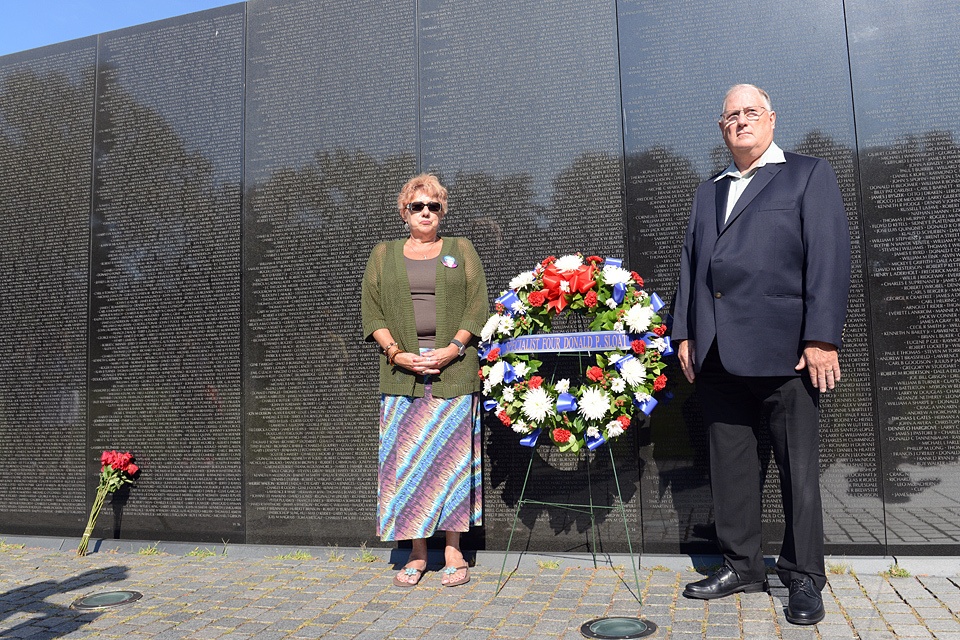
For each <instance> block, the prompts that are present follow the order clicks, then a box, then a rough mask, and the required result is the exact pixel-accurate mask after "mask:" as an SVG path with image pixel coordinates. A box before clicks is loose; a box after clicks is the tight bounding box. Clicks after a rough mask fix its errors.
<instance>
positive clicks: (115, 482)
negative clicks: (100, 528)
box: [77, 451, 140, 556]
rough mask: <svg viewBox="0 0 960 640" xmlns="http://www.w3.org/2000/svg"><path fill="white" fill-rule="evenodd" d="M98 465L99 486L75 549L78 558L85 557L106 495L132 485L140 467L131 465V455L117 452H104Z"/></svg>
mask: <svg viewBox="0 0 960 640" xmlns="http://www.w3.org/2000/svg"><path fill="white" fill-rule="evenodd" d="M100 465H101V466H100V485H99V486H98V487H97V497H96V499H95V500H94V501H93V509H91V510H90V518H89V519H88V520H87V528H86V529H84V531H83V537H82V538H81V539H80V546H79V547H77V555H78V556H85V555H87V545H89V544H90V534H92V533H93V527H94V525H95V524H96V523H97V516H98V515H100V509H101V508H102V507H103V502H104V500H106V499H107V494H108V493H113V492H114V491H116V490H117V489H119V488H120V487H122V486H123V485H125V484H130V483H132V482H133V480H134V476H135V475H136V474H137V472H139V471H140V467H138V466H137V465H135V464H133V454H131V453H121V452H119V451H104V452H103V455H101V456H100Z"/></svg>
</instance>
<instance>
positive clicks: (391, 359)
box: [387, 347, 405, 366]
mask: <svg viewBox="0 0 960 640" xmlns="http://www.w3.org/2000/svg"><path fill="white" fill-rule="evenodd" d="M401 353H405V352H404V351H403V350H402V349H400V348H399V347H398V348H397V350H396V351H394V352H393V355H388V356H387V364H389V365H390V366H393V363H394V362H395V361H396V359H397V356H398V355H400V354H401Z"/></svg>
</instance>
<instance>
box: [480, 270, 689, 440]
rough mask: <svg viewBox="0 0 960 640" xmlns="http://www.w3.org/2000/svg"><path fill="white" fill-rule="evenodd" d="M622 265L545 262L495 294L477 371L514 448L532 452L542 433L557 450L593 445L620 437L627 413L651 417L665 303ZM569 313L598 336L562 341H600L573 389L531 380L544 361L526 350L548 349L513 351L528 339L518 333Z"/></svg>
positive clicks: (666, 342) (660, 383)
mask: <svg viewBox="0 0 960 640" xmlns="http://www.w3.org/2000/svg"><path fill="white" fill-rule="evenodd" d="M621 264H622V263H621V261H620V260H618V259H615V258H607V259H606V260H604V259H603V258H600V257H599V256H588V257H586V258H584V256H583V255H582V254H580V253H577V254H574V255H567V256H563V257H561V258H556V257H555V256H550V257H548V258H546V259H544V260H543V261H542V262H540V263H539V264H537V266H536V267H535V268H534V269H533V270H532V271H526V272H524V273H521V274H519V275H518V276H516V277H515V278H514V279H513V280H511V281H510V285H509V286H510V290H509V291H506V292H504V293H502V294H501V295H500V297H498V298H497V300H496V313H495V314H494V315H492V316H490V319H489V320H487V322H486V324H485V325H484V327H483V330H482V331H481V332H480V340H481V343H480V356H481V362H482V367H481V368H480V372H479V373H480V378H481V379H482V380H483V394H484V395H485V396H487V397H488V398H489V399H487V400H486V401H484V403H483V406H484V409H486V410H487V411H491V412H492V413H494V414H495V415H496V417H497V418H498V419H499V420H500V422H501V423H503V424H504V425H505V426H508V427H510V428H512V429H513V430H514V431H515V432H517V433H518V434H522V435H524V436H525V437H524V438H522V439H521V441H520V442H521V444H524V445H526V446H531V447H532V446H534V445H535V444H536V440H537V438H538V437H539V435H540V433H541V432H542V431H543V430H547V432H548V433H549V435H550V440H551V441H552V442H553V443H554V444H556V446H557V447H558V448H559V449H560V450H561V451H579V450H580V449H581V448H583V447H584V446H586V447H588V448H589V449H594V448H596V447H598V446H600V445H601V444H603V443H604V442H606V441H608V440H612V439H614V438H616V437H617V436H619V435H621V434H622V433H623V432H624V431H626V430H627V428H628V427H629V426H630V423H631V421H632V420H633V415H634V412H635V410H637V409H639V410H640V411H642V412H643V413H644V414H647V415H649V414H650V412H651V411H652V410H653V407H654V406H655V405H656V404H657V400H656V399H655V398H654V397H653V394H654V393H656V392H658V391H660V390H662V389H663V388H664V387H665V386H666V383H667V377H666V376H665V375H664V374H663V373H662V371H663V369H664V368H665V367H666V364H665V363H664V362H663V360H662V358H663V356H666V355H670V354H672V353H673V349H672V348H671V346H670V338H669V337H666V336H665V334H666V332H667V326H666V324H664V318H662V317H661V316H660V315H658V312H659V311H660V310H661V309H662V308H663V306H664V305H663V301H662V300H661V299H660V298H659V297H658V296H657V294H655V293H654V294H652V295H648V294H647V293H646V292H645V291H644V290H643V289H642V287H643V278H641V277H640V276H639V274H637V273H636V272H635V271H627V270H626V269H624V268H622V266H621ZM571 311H572V312H577V313H581V314H584V315H585V316H586V317H587V318H589V321H590V324H589V328H590V331H591V332H599V333H590V334H567V336H568V339H569V338H573V339H574V341H576V339H577V337H582V336H586V337H590V338H595V337H599V338H602V339H603V340H604V342H605V346H603V347H600V349H602V351H598V353H596V355H595V362H596V364H595V365H594V364H591V365H590V366H588V367H587V369H586V370H585V371H584V380H583V383H582V384H580V385H579V386H577V385H575V384H572V383H571V381H570V380H569V379H562V380H558V381H555V382H553V381H547V380H545V379H544V378H543V377H541V376H539V375H535V374H536V373H537V372H538V370H539V368H540V366H541V365H542V364H543V363H542V362H541V361H540V360H537V359H536V358H535V357H533V355H532V354H531V351H533V352H536V351H549V350H551V349H544V348H539V349H530V350H525V349H523V348H515V347H517V343H520V342H523V341H525V340H526V341H530V340H531V338H529V337H523V336H532V335H533V334H538V333H550V331H551V323H552V320H553V318H554V317H556V316H558V315H563V314H564V313H570V312H571ZM555 335H557V336H559V335H560V334H555ZM495 340H499V341H500V342H495ZM591 350H598V349H591ZM525 351H526V352H525Z"/></svg>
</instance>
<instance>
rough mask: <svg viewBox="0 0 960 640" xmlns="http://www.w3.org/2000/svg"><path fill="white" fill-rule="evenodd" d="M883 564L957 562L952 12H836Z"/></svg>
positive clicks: (859, 1) (925, 8) (957, 209)
mask: <svg viewBox="0 0 960 640" xmlns="http://www.w3.org/2000/svg"><path fill="white" fill-rule="evenodd" d="M847 20H848V29H849V32H850V57H851V73H852V78H853V93H854V104H855V105H856V117H857V142H858V145H859V148H860V169H861V174H862V176H863V177H862V182H863V200H864V228H865V230H866V233H865V235H866V239H867V257H868V264H869V278H870V302H871V314H872V318H873V326H874V332H873V345H874V360H875V363H876V377H877V379H876V385H877V386H876V389H877V406H878V414H879V424H880V436H881V437H880V443H881V452H882V460H883V502H884V505H885V525H886V526H885V532H886V539H887V540H886V541H887V544H888V547H887V552H888V553H890V554H894V553H899V554H908V555H910V554H918V553H923V554H941V555H948V554H955V553H957V552H958V551H960V524H958V523H960V498H958V496H960V368H958V366H957V362H958V360H960V344H958V341H957V327H958V326H960V322H958V321H960V302H958V300H960V254H958V252H957V246H958V242H960V104H958V102H957V96H958V95H960V62H958V60H960V39H958V37H957V35H958V33H957V25H958V24H960V6H958V5H957V3H956V2H949V1H945V0H934V1H931V2H925V3H913V4H909V5H905V4H902V3H882V4H880V5H877V4H875V3H871V2H867V1H865V0H854V1H852V2H847Z"/></svg>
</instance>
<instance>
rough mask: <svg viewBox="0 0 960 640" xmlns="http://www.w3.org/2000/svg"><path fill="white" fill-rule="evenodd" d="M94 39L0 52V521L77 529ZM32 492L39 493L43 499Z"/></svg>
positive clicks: (22, 527) (37, 530)
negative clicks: (13, 52) (26, 52)
mask: <svg viewBox="0 0 960 640" xmlns="http://www.w3.org/2000/svg"><path fill="white" fill-rule="evenodd" d="M96 53H97V50H96V38H86V39H83V40H78V41H75V42H72V43H69V44H66V45H59V46H55V47H48V48H46V49H44V50H43V51H42V52H41V54H40V55H23V54H21V55H14V56H7V57H5V58H0V212H2V213H3V233H0V487H2V490H0V522H3V525H4V529H6V530H7V531H21V532H28V533H33V534H67V533H71V532H76V531H80V530H82V528H83V523H84V521H85V512H86V509H87V506H86V505H87V504H88V503H87V499H86V498H87V496H86V495H85V493H84V484H85V481H86V478H87V474H86V466H85V461H86V458H87V455H86V446H85V445H86V403H87V390H86V366H87V365H86V361H87V344H86V339H87V338H86V336H87V309H86V307H87V272H88V268H89V261H90V255H89V249H88V246H89V239H90V236H89V228H90V175H91V165H92V162H93V161H92V158H93V108H94V107H93V105H94V100H93V98H94V96H93V87H94V65H95V64H96ZM38 498H39V499H38Z"/></svg>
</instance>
